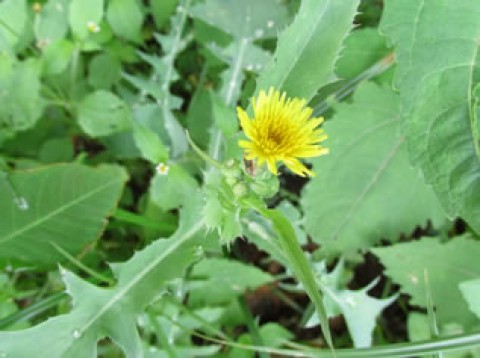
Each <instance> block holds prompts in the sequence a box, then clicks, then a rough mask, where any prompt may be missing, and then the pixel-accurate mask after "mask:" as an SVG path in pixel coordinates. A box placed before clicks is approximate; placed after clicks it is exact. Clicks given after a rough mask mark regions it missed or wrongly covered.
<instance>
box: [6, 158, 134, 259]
mask: <svg viewBox="0 0 480 358" xmlns="http://www.w3.org/2000/svg"><path fill="white" fill-rule="evenodd" d="M126 179H127V175H126V173H125V171H124V170H123V169H121V168H120V167H117V166H101V167H98V168H89V167H86V166H82V165H79V164H62V165H55V166H48V167H40V168H38V169H32V170H26V171H17V172H14V173H13V174H11V175H10V177H9V180H10V181H11V183H12V185H13V187H14V188H15V190H16V191H17V195H18V196H19V197H21V198H23V199H24V200H25V202H24V204H25V205H23V206H19V205H18V198H15V197H12V193H11V191H10V189H9V187H8V186H7V183H6V182H0V197H2V198H3V199H2V200H1V201H0V212H1V213H2V217H1V218H0V261H1V262H2V263H6V262H12V263H22V264H30V265H38V266H45V265H52V264H55V263H56V262H57V261H60V260H62V259H63V256H61V255H60V254H58V253H57V252H56V251H55V250H54V249H53V247H52V244H51V243H55V244H57V245H58V246H60V247H62V248H64V249H65V250H67V251H69V252H71V253H78V252H79V251H80V250H81V249H82V248H83V247H84V246H85V245H86V244H87V243H89V242H91V241H93V240H95V239H96V238H97V237H98V236H99V234H100V232H101V231H102V229H103V226H104V219H105V217H106V216H107V215H108V214H109V213H111V212H112V211H113V209H114V208H115V206H116V204H117V202H118V200H119V198H120V194H121V192H122V188H123V184H124V183H125V181H126Z"/></svg>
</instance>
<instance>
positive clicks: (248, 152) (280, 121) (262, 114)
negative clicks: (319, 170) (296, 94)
mask: <svg viewBox="0 0 480 358" xmlns="http://www.w3.org/2000/svg"><path fill="white" fill-rule="evenodd" d="M252 102H253V112H254V115H253V118H249V116H248V114H247V113H246V112H245V111H244V110H243V109H242V108H240V107H237V112H238V117H239V119H240V125H241V126H242V129H243V131H244V133H245V135H246V136H247V137H248V139H250V140H249V141H247V140H240V141H239V142H238V144H239V145H240V147H242V148H244V149H245V157H246V159H249V160H252V159H258V164H259V165H262V164H263V163H264V162H266V163H267V166H268V169H269V170H270V171H271V172H272V173H274V174H277V164H276V163H277V161H281V162H283V163H285V165H286V166H287V167H288V168H289V169H290V170H291V171H292V172H294V173H296V174H298V175H301V176H305V175H309V176H313V175H314V173H313V172H312V171H311V170H309V169H308V168H307V167H306V166H305V165H303V164H302V163H301V162H300V161H299V160H298V159H297V158H308V157H316V156H319V155H322V154H327V153H328V148H324V147H322V146H321V145H320V144H319V143H320V142H322V141H324V140H325V139H327V135H326V134H325V133H324V131H323V129H320V128H318V126H319V125H320V124H322V122H323V118H322V117H318V118H315V117H314V118H310V116H311V115H312V112H313V110H312V109H311V108H310V107H307V106H306V104H307V101H306V100H305V99H299V98H288V99H287V98H286V93H285V92H283V93H282V94H280V92H279V91H275V90H274V89H273V88H270V90H269V91H268V93H265V91H260V94H259V95H258V97H257V98H252Z"/></svg>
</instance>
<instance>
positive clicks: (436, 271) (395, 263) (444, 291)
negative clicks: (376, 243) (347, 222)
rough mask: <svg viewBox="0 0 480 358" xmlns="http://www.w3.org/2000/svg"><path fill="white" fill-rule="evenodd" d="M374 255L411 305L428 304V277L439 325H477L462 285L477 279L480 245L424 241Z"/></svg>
mask: <svg viewBox="0 0 480 358" xmlns="http://www.w3.org/2000/svg"><path fill="white" fill-rule="evenodd" d="M372 252H373V253H374V254H375V255H377V256H378V257H379V258H380V261H381V263H382V264H383V266H385V274H386V275H387V276H389V277H391V278H392V279H393V280H394V281H395V282H396V283H398V284H400V286H401V291H402V292H403V293H406V294H408V295H410V296H411V297H412V299H411V303H412V304H413V305H418V306H421V307H426V305H427V287H426V284H425V274H427V275H428V285H429V290H430V292H431V297H432V301H433V305H434V307H435V308H436V310H435V313H436V317H437V321H438V322H439V324H440V325H444V324H447V323H452V322H455V323H459V324H461V325H463V326H465V327H468V326H471V325H472V324H473V323H475V321H476V319H475V317H474V315H473V314H472V313H471V312H470V311H469V309H468V306H467V304H466V303H465V300H464V299H463V297H462V293H461V292H460V289H459V284H460V283H461V282H464V281H467V280H472V279H475V278H478V277H479V275H480V268H479V267H478V257H479V255H480V242H478V241H475V240H472V239H470V238H467V237H456V238H453V239H452V240H450V241H449V242H447V243H445V244H442V243H440V241H439V240H438V239H433V238H431V239H430V238H424V239H422V240H420V241H414V242H410V243H404V244H396V245H394V246H391V247H385V248H375V249H372Z"/></svg>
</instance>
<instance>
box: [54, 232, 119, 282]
mask: <svg viewBox="0 0 480 358" xmlns="http://www.w3.org/2000/svg"><path fill="white" fill-rule="evenodd" d="M50 244H51V245H52V246H53V247H54V248H55V250H57V251H58V253H60V254H61V255H62V256H63V257H65V258H66V259H67V260H68V261H70V262H71V263H72V264H74V265H75V266H77V267H78V268H79V269H80V270H82V271H85V272H86V273H88V274H89V275H90V276H92V277H94V278H96V279H97V280H99V281H101V282H105V283H108V284H109V285H110V286H112V285H113V284H115V281H114V280H113V279H111V278H109V277H106V276H103V275H102V274H100V273H98V272H96V271H95V270H92V269H91V268H90V267H88V266H86V265H85V264H83V263H82V262H81V261H79V260H77V259H76V258H75V257H73V256H72V255H71V254H70V253H69V252H67V251H66V250H64V249H63V248H62V247H60V246H58V245H57V244H56V243H54V242H53V241H50Z"/></svg>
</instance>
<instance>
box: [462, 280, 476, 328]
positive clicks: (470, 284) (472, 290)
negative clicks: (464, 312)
mask: <svg viewBox="0 0 480 358" xmlns="http://www.w3.org/2000/svg"><path fill="white" fill-rule="evenodd" d="M460 291H462V294H463V297H464V298H465V300H466V301H467V303H468V307H469V308H470V310H471V311H472V312H473V313H475V314H476V315H477V317H479V318H480V279H478V278H476V279H474V280H469V281H465V282H462V283H460Z"/></svg>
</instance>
